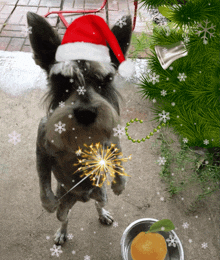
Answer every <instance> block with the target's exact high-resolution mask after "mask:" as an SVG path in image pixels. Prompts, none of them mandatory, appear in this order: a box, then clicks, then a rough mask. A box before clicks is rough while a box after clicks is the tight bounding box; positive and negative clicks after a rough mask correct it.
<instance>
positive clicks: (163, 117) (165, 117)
mask: <svg viewBox="0 0 220 260" xmlns="http://www.w3.org/2000/svg"><path fill="white" fill-rule="evenodd" d="M169 114H170V113H169V112H165V111H164V110H163V111H162V114H161V113H160V114H159V116H160V118H159V121H161V120H162V121H163V122H164V123H166V121H167V120H169V119H170V117H169Z"/></svg>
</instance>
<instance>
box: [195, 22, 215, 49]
mask: <svg viewBox="0 0 220 260" xmlns="http://www.w3.org/2000/svg"><path fill="white" fill-rule="evenodd" d="M203 22H204V23H205V26H203V25H202V24H201V23H199V24H198V27H201V28H202V30H201V31H197V32H196V34H198V36H199V37H200V34H201V33H204V35H203V36H202V37H201V38H202V39H203V43H204V44H207V43H208V37H207V36H206V33H208V34H209V36H210V38H211V37H214V32H212V33H211V32H209V30H211V29H212V30H215V29H214V27H215V26H213V24H212V25H211V27H208V26H207V25H208V23H210V22H209V21H208V19H207V20H206V21H203Z"/></svg>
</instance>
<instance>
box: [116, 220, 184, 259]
mask: <svg viewBox="0 0 220 260" xmlns="http://www.w3.org/2000/svg"><path fill="white" fill-rule="evenodd" d="M156 221H158V220H157V219H153V218H142V219H138V220H136V221H134V222H133V223H131V224H130V225H129V226H128V227H127V228H126V229H125V231H124V233H123V235H122V238H121V254H122V259H123V260H133V259H132V257H131V242H132V241H133V239H134V238H135V237H136V236H137V235H138V234H139V233H140V232H142V231H148V230H149V229H150V226H151V225H152V224H154V223H155V222H156ZM158 233H159V234H161V235H162V236H163V237H164V238H165V239H167V238H169V235H172V236H173V237H175V239H176V241H177V243H176V247H173V246H167V254H166V257H165V259H164V260H184V252H183V247H182V244H181V242H180V240H179V238H178V236H177V235H176V233H175V232H174V231H170V232H163V231H159V232H158Z"/></svg>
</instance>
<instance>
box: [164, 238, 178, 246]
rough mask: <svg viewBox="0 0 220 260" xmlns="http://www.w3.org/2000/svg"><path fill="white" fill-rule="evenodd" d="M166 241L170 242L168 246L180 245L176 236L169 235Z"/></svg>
mask: <svg viewBox="0 0 220 260" xmlns="http://www.w3.org/2000/svg"><path fill="white" fill-rule="evenodd" d="M166 241H167V242H168V246H173V247H176V244H177V243H178V241H177V240H176V238H175V236H172V235H169V238H167V239H166Z"/></svg>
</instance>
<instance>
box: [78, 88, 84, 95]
mask: <svg viewBox="0 0 220 260" xmlns="http://www.w3.org/2000/svg"><path fill="white" fill-rule="evenodd" d="M77 92H78V94H79V95H84V93H85V92H86V89H85V88H84V87H78V89H77Z"/></svg>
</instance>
